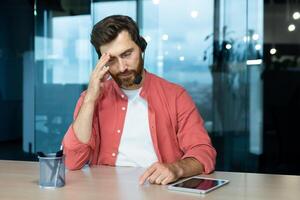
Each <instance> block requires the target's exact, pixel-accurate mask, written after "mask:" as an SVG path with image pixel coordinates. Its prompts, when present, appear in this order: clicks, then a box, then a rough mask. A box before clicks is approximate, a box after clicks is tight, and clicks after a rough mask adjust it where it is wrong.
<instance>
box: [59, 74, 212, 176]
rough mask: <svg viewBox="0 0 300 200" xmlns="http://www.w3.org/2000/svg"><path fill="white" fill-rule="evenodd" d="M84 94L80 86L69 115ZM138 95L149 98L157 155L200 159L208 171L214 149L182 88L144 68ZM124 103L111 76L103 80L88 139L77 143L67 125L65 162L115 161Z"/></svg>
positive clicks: (165, 159)
mask: <svg viewBox="0 0 300 200" xmlns="http://www.w3.org/2000/svg"><path fill="white" fill-rule="evenodd" d="M84 96H85V92H83V93H82V94H81V96H80V98H79V100H78V102H77V105H76V108H75V112H74V119H75V118H76V116H77V114H78V112H79V109H80V106H81V104H82V102H83V99H84ZM140 96H141V97H142V98H144V99H145V100H146V101H147V102H148V115H149V117H148V118H149V122H148V123H149V127H150V132H151V138H152V141H153V146H154V149H155V153H156V155H157V158H158V160H159V161H160V162H163V163H172V162H175V161H177V160H179V159H184V158H186V157H193V158H195V159H197V160H198V161H199V162H200V163H202V164H203V166H204V173H210V172H212V171H213V170H214V166H215V159H216V151H215V149H214V147H213V146H212V144H211V141H210V138H209V136H208V134H207V132H206V130H205V128H204V127H203V120H202V118H201V116H200V115H199V113H198V110H197V108H196V106H195V104H194V102H193V101H192V98H191V97H190V96H189V95H188V93H187V92H186V90H185V89H184V88H182V87H181V86H178V85H176V84H174V83H170V82H168V81H166V80H164V79H162V78H160V77H158V76H156V75H154V74H151V73H149V72H146V73H145V77H144V83H143V87H142V90H141V93H140ZM127 103H128V100H127V97H126V95H125V94H124V93H123V91H122V90H121V89H120V88H119V86H118V85H117V84H116V82H114V81H113V80H109V81H106V82H105V86H104V88H103V93H102V96H101V97H100V98H99V100H98V102H97V104H96V108H95V112H94V117H93V127H92V134H91V138H90V141H89V142H88V143H87V144H84V143H81V142H80V141H79V140H78V138H77V137H76V135H75V133H74V130H73V127H72V125H71V126H70V127H69V129H68V131H67V133H66V135H65V137H64V139H63V147H64V153H65V155H66V166H67V168H69V169H80V168H81V167H83V166H84V165H85V164H86V163H87V162H89V163H90V164H92V165H100V164H104V165H112V166H114V165H115V163H116V158H117V156H118V149H119V144H120V140H121V137H122V132H123V127H124V122H125V116H126V110H127ZM136 151H138V149H137V150H136ZM145 159H147V158H145Z"/></svg>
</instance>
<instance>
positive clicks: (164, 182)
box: [161, 176, 176, 185]
mask: <svg viewBox="0 0 300 200" xmlns="http://www.w3.org/2000/svg"><path fill="white" fill-rule="evenodd" d="M174 181H176V179H174V177H173V176H167V177H166V178H165V179H163V180H162V181H161V184H162V185H167V184H169V183H171V182H174Z"/></svg>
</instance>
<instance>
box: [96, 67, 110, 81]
mask: <svg viewBox="0 0 300 200" xmlns="http://www.w3.org/2000/svg"><path fill="white" fill-rule="evenodd" d="M108 71H109V66H104V67H103V69H101V70H100V71H99V73H98V78H99V79H100V80H103V79H104V77H105V76H106V75H108Z"/></svg>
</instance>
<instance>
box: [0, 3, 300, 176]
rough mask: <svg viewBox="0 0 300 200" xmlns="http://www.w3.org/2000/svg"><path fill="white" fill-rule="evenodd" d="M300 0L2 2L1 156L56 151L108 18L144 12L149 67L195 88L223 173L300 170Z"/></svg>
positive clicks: (136, 16)
mask: <svg viewBox="0 0 300 200" xmlns="http://www.w3.org/2000/svg"><path fill="white" fill-rule="evenodd" d="M299 12H300V1H298V0H264V1H263V0H124V1H123V0H117V1H114V0H104V1H101V0H2V1H0V159H13V160H36V157H35V155H34V153H35V152H37V151H44V152H53V151H57V150H58V149H59V147H60V143H61V140H62V138H63V136H64V133H65V132H66V130H67V128H68V126H69V124H70V123H71V121H72V114H73V110H74V107H75V103H76V101H77V98H78V97H79V95H80V93H81V92H82V91H83V90H84V89H85V88H86V87H87V84H88V80H89V75H90V73H91V72H92V70H93V67H94V65H95V61H96V58H97V57H96V54H95V52H94V50H93V49H92V46H91V44H90V42H89V37H90V31H91V28H92V26H93V24H95V23H96V22H98V21H99V20H101V19H102V18H104V17H106V16H108V15H112V14H125V15H129V16H131V17H132V18H133V19H135V20H136V21H137V22H138V24H139V27H140V29H141V34H142V35H143V36H144V37H145V39H146V40H147V41H148V47H147V49H146V54H145V67H146V69H147V70H148V71H150V72H152V73H155V74H157V75H158V76H161V77H163V78H165V79H167V80H170V81H172V82H175V83H178V84H180V85H183V86H184V87H185V88H186V89H187V90H188V92H189V93H190V95H191V96H192V98H193V99H194V101H195V102H196V104H197V107H198V109H199V111H200V113H201V115H202V117H203V118H204V120H205V127H206V128H207V130H208V132H209V135H210V137H211V138H212V142H213V144H214V146H215V147H216V149H217V152H218V157H217V166H216V169H217V170H225V171H243V172H262V173H281V174H300V161H299V157H300V149H299V148H297V146H298V143H299V141H300V140H299V138H300V137H299V134H300V128H299V126H298V124H299V121H300V117H299V113H300V51H299V50H300V48H299V47H300V37H299V34H300V32H299V31H300V13H299Z"/></svg>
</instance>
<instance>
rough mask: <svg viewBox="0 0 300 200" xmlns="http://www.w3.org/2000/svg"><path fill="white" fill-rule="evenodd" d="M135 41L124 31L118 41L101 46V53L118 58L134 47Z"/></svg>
mask: <svg viewBox="0 0 300 200" xmlns="http://www.w3.org/2000/svg"><path fill="white" fill-rule="evenodd" d="M134 44H135V43H134V41H133V40H132V39H131V37H130V35H129V33H128V32H127V31H122V32H121V33H120V34H119V35H118V36H117V38H116V39H114V40H112V41H111V42H109V43H107V44H104V45H102V46H100V51H101V53H102V54H103V53H109V54H111V56H118V55H120V54H122V53H124V52H125V51H127V50H128V49H130V48H133V47H134Z"/></svg>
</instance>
